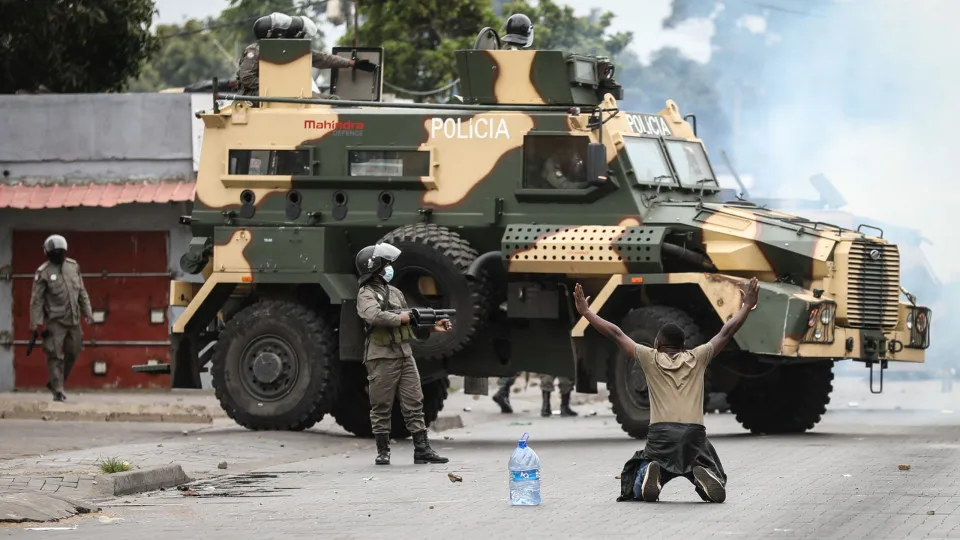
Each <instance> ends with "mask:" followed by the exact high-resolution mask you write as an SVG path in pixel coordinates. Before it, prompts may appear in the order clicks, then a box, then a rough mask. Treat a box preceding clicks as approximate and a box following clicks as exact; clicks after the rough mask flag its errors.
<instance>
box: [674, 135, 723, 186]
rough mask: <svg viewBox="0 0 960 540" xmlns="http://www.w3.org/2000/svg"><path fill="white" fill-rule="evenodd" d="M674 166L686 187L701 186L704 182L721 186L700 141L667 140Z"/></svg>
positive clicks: (681, 182)
mask: <svg viewBox="0 0 960 540" xmlns="http://www.w3.org/2000/svg"><path fill="white" fill-rule="evenodd" d="M665 142H666V143H667V152H669V153H670V159H671V160H673V166H674V168H676V170H677V176H679V177H680V184H682V185H683V186H685V187H700V186H701V185H703V184H706V185H708V186H710V185H713V186H717V187H719V186H720V184H718V183H717V178H716V176H714V175H713V171H712V170H711V169H710V163H709V162H708V161H707V155H706V154H704V153H703V147H702V146H700V143H696V142H689V141H665Z"/></svg>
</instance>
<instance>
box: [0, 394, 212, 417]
mask: <svg viewBox="0 0 960 540" xmlns="http://www.w3.org/2000/svg"><path fill="white" fill-rule="evenodd" d="M0 418H3V419H17V420H84V421H107V422H171V423H178V424H184V423H189V424H192V423H201V424H209V423H211V422H213V419H214V418H226V414H224V412H223V410H222V409H221V408H220V404H219V403H218V402H217V398H216V397H214V395H213V391H211V390H170V391H157V390H150V391H142V392H132V391H128V392H124V391H110V392H70V393H69V394H67V401H66V402H57V401H53V399H52V398H51V396H50V393H49V392H46V391H44V392H4V393H0Z"/></svg>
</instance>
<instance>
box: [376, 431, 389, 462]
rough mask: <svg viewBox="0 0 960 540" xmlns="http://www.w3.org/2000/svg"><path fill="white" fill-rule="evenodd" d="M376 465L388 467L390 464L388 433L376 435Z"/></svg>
mask: <svg viewBox="0 0 960 540" xmlns="http://www.w3.org/2000/svg"><path fill="white" fill-rule="evenodd" d="M376 438H377V459H376V462H375V463H376V464H377V465H389V464H390V434H389V433H377V434H376Z"/></svg>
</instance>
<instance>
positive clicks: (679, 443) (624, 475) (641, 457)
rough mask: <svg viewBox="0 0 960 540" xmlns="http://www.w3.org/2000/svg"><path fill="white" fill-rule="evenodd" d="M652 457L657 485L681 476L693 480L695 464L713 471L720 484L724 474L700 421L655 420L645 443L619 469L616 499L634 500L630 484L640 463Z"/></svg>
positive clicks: (640, 465) (725, 476)
mask: <svg viewBox="0 0 960 540" xmlns="http://www.w3.org/2000/svg"><path fill="white" fill-rule="evenodd" d="M649 461H655V462H657V463H658V464H660V469H661V473H660V474H661V477H660V483H661V485H663V484H666V483H667V482H669V481H670V480H672V479H674V478H676V477H678V476H683V477H686V478H687V479H689V480H690V481H691V482H693V468H694V467H695V466H697V465H699V466H701V467H703V468H705V469H707V470H709V471H711V472H713V473H714V474H715V475H717V477H718V478H720V481H721V482H723V483H724V484H726V483H727V475H726V474H725V473H724V472H723V465H721V464H720V457H719V456H718V455H717V451H716V450H715V449H714V448H713V445H712V444H710V441H709V440H708V439H707V430H706V429H705V428H704V427H703V426H701V425H700V424H682V423H679V422H657V423H655V424H650V431H649V432H648V433H647V445H646V447H644V449H643V450H638V451H637V452H636V453H634V454H633V457H631V458H630V459H629V460H627V462H626V463H625V464H624V465H623V471H622V472H621V473H620V496H619V497H617V500H618V501H632V500H635V499H634V496H633V486H634V482H635V481H636V477H637V474H638V472H639V471H640V467H642V466H643V464H644V463H646V462H649Z"/></svg>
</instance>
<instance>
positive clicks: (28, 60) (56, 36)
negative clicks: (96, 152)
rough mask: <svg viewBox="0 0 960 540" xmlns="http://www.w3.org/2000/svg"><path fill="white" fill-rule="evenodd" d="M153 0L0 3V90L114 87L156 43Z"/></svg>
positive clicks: (122, 82)
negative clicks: (153, 28)
mask: <svg viewBox="0 0 960 540" xmlns="http://www.w3.org/2000/svg"><path fill="white" fill-rule="evenodd" d="M154 12H155V9H154V1H153V0H110V1H103V0H69V1H67V0H43V1H38V0H7V1H5V2H2V3H0V13H2V16H0V50H2V51H3V54H2V55H0V93H12V92H16V91H20V90H22V91H27V92H34V91H38V90H41V89H42V88H46V89H48V90H50V91H53V92H118V91H122V90H124V89H125V87H126V84H127V82H128V80H129V79H131V78H135V77H137V76H138V75H139V74H140V71H141V68H142V66H143V64H144V63H145V62H146V61H147V59H148V58H149V57H150V56H151V55H152V54H153V53H154V52H155V51H156V50H157V49H158V47H159V42H158V40H157V38H156V37H155V36H154V35H153V34H151V33H150V30H149V28H150V23H151V21H152V19H153V15H154Z"/></svg>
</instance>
